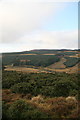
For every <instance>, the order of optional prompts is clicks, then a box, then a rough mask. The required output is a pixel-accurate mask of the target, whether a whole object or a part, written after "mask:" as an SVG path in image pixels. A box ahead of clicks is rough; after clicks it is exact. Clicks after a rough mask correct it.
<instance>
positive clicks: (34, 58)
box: [2, 49, 80, 72]
mask: <svg viewBox="0 0 80 120" xmlns="http://www.w3.org/2000/svg"><path fill="white" fill-rule="evenodd" d="M79 61H80V58H79V51H78V50H66V49H61V50H48V49H41V50H31V51H24V52H15V53H3V54H2V63H3V65H4V66H6V67H7V66H8V68H9V66H10V68H11V69H13V68H12V67H20V68H21V67H24V69H25V67H27V68H34V69H38V68H46V67H47V68H51V69H53V70H54V71H56V70H55V69H57V71H60V70H61V71H62V72H64V71H66V70H67V69H68V68H69V69H71V68H72V67H74V68H75V66H77V64H79ZM58 69H59V70H58ZM62 69H63V70H62ZM8 70H9V69H8ZM27 71H28V70H27ZM76 71H77V70H75V72H76Z"/></svg>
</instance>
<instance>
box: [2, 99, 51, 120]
mask: <svg viewBox="0 0 80 120" xmlns="http://www.w3.org/2000/svg"><path fill="white" fill-rule="evenodd" d="M6 113H7V115H6ZM5 118H6V119H7V120H34V119H39V118H42V119H43V118H49V116H48V115H47V114H46V113H42V112H40V111H39V110H38V109H36V108H34V107H31V106H30V105H29V104H27V103H26V102H25V101H24V100H22V99H20V100H17V101H16V102H14V103H13V104H11V105H10V106H8V107H7V109H6V105H5V106H4V114H3V120H5Z"/></svg>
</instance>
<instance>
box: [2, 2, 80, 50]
mask: <svg viewBox="0 0 80 120" xmlns="http://www.w3.org/2000/svg"><path fill="white" fill-rule="evenodd" d="M67 1H68V0H67ZM69 1H70V0H69ZM71 1H72V0H71ZM73 1H74V0H73ZM75 1H76V2H59V0H58V2H52V0H51V1H50V0H49V2H48V0H47V2H46V0H44V2H41V1H40V0H39V2H36V1H34V2H33V1H32V0H30V1H28V0H0V28H1V29H0V52H12V51H13V52H14V51H26V50H31V49H75V48H78V2H77V0H75Z"/></svg>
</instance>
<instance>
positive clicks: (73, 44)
mask: <svg viewBox="0 0 80 120" xmlns="http://www.w3.org/2000/svg"><path fill="white" fill-rule="evenodd" d="M19 41H20V43H22V44H26V46H27V45H32V46H33V47H32V49H34V48H35V46H36V45H37V47H41V48H52V49H54V48H78V30H71V31H38V32H37V33H36V32H35V33H32V34H30V35H28V36H27V35H26V36H24V37H22V38H20V39H19ZM25 41H26V42H25Z"/></svg>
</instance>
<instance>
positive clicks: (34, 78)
mask: <svg viewBox="0 0 80 120" xmlns="http://www.w3.org/2000/svg"><path fill="white" fill-rule="evenodd" d="M3 75H4V77H3V81H2V82H3V88H10V89H11V90H12V92H14V93H23V94H28V93H30V94H32V95H33V96H36V95H39V94H42V95H44V96H50V97H60V96H64V97H67V96H69V95H73V96H77V95H78V93H79V92H78V91H79V89H80V88H79V83H80V79H79V75H78V74H66V73H55V74H52V73H51V74H50V73H48V74H47V73H33V74H31V73H29V74H22V73H16V72H4V73H3Z"/></svg>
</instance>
